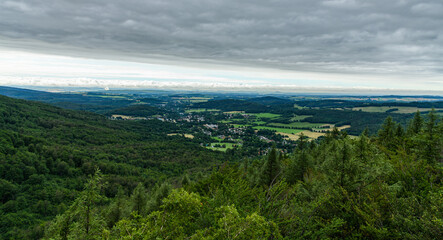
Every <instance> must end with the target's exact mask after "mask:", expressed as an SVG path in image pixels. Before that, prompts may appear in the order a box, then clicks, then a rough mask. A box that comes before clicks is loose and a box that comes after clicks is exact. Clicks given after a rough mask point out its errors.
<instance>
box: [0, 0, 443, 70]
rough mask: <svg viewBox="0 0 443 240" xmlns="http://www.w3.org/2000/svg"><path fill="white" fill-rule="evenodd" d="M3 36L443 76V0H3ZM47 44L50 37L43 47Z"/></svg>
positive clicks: (128, 51)
mask: <svg viewBox="0 0 443 240" xmlns="http://www.w3.org/2000/svg"><path fill="white" fill-rule="evenodd" d="M0 38H2V39H9V40H12V42H13V44H14V43H16V44H17V45H19V44H20V43H21V42H28V43H29V42H35V45H33V46H38V43H46V44H47V45H45V46H46V49H44V47H41V49H38V50H39V51H43V52H44V51H50V49H48V46H50V45H49V44H58V45H61V46H66V48H67V49H68V48H69V47H75V48H76V49H83V50H84V51H85V52H86V53H90V54H94V52H100V51H112V52H114V53H116V56H115V57H118V56H117V55H118V54H121V55H128V56H131V55H134V56H143V55H146V56H155V55H163V56H171V57H177V58H180V59H192V60H197V61H202V62H204V61H205V60H211V61H220V62H226V63H232V64H245V65H248V66H260V67H261V66H264V67H271V68H279V69H288V70H298V71H319V72H338V73H368V74H419V75H420V74H429V75H434V76H438V75H441V74H442V73H443V2H442V1H441V0H390V1H386V0H371V1H367V0H322V1H320V0H241V1H239V0H124V1H123V0H120V1H117V0H69V1H67V0H26V1H13V0H0ZM42 46H43V44H42Z"/></svg>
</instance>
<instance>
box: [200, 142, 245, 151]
mask: <svg viewBox="0 0 443 240" xmlns="http://www.w3.org/2000/svg"><path fill="white" fill-rule="evenodd" d="M216 144H218V145H225V146H226V147H225V148H222V147H214V146H215V145H216ZM234 145H237V146H238V144H237V143H219V142H215V143H211V146H207V147H206V148H207V149H211V150H216V151H222V152H226V150H228V149H232V148H234Z"/></svg>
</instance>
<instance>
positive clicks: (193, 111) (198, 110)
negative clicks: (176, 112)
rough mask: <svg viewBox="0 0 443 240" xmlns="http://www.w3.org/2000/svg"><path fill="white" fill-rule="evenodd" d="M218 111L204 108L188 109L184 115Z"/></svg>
mask: <svg viewBox="0 0 443 240" xmlns="http://www.w3.org/2000/svg"><path fill="white" fill-rule="evenodd" d="M218 111H220V110H218V109H206V108H196V109H189V110H186V111H185V112H186V113H199V112H218Z"/></svg>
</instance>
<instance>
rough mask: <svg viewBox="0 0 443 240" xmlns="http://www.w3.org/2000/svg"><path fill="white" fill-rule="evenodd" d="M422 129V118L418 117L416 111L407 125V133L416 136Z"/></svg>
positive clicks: (418, 112)
mask: <svg viewBox="0 0 443 240" xmlns="http://www.w3.org/2000/svg"><path fill="white" fill-rule="evenodd" d="M422 127H423V118H422V117H421V115H420V111H418V110H417V112H416V113H415V115H414V118H413V119H412V120H411V122H410V123H409V126H408V133H409V134H417V133H419V132H420V131H421V129H422Z"/></svg>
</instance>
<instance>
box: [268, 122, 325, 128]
mask: <svg viewBox="0 0 443 240" xmlns="http://www.w3.org/2000/svg"><path fill="white" fill-rule="evenodd" d="M323 125H325V124H324V123H310V122H293V123H289V124H285V123H270V124H269V126H273V127H282V128H318V127H320V126H323Z"/></svg>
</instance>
